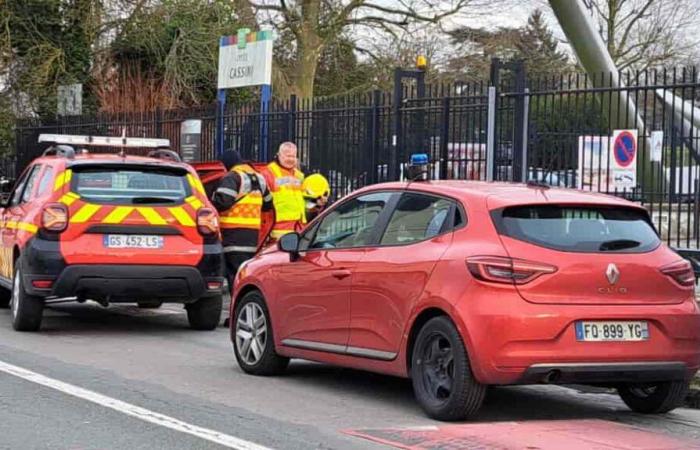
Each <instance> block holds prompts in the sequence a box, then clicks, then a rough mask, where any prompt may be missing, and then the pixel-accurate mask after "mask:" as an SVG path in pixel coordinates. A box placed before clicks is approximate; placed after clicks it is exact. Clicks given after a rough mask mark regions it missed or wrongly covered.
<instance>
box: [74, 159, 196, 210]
mask: <svg viewBox="0 0 700 450" xmlns="http://www.w3.org/2000/svg"><path fill="white" fill-rule="evenodd" d="M73 172H74V174H73V177H72V183H71V190H72V191H73V192H75V193H76V194H78V195H80V196H81V197H82V198H83V199H85V200H87V201H91V202H95V203H118V204H133V205H136V204H171V203H182V202H183V201H184V199H185V198H186V197H188V196H189V195H190V194H191V189H190V185H189V183H188V182H187V172H186V171H184V170H183V171H165V170H155V169H148V168H139V167H128V166H119V167H104V166H102V167H95V168H85V167H83V168H80V169H74V170H73Z"/></svg>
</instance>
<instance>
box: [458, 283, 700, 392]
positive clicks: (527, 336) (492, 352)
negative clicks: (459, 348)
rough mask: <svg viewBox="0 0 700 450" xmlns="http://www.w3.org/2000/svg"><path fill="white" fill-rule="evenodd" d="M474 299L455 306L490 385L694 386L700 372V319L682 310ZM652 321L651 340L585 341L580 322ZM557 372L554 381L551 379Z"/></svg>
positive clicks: (687, 305)
mask: <svg viewBox="0 0 700 450" xmlns="http://www.w3.org/2000/svg"><path fill="white" fill-rule="evenodd" d="M486 294H487V295H484V296H481V295H477V296H472V297H470V298H463V299H461V300H460V301H458V302H457V303H456V304H455V305H454V307H455V309H456V315H457V317H459V319H460V321H461V322H462V323H461V325H460V326H462V327H463V328H462V330H461V331H462V333H463V334H464V335H465V341H467V343H468V346H469V352H470V361H471V363H472V368H473V371H474V375H475V377H476V378H477V379H478V380H479V381H480V382H482V383H484V384H495V385H507V384H530V383H542V382H554V383H614V382H626V381H644V380H646V381H662V380H669V379H689V378H691V377H692V376H693V375H694V374H695V372H697V371H698V369H699V368H700V313H699V312H698V306H697V304H696V303H695V302H694V301H692V300H687V301H684V302H683V303H679V304H674V305H610V306H601V305H597V306H587V305H539V304H532V303H528V302H525V301H524V300H522V299H521V298H520V297H519V296H518V294H517V293H514V292H504V291H501V292H499V294H498V296H497V297H495V296H494V295H493V293H492V292H486ZM580 320H586V321H616V320H619V321H640V320H643V321H647V323H648V324H649V339H648V340H646V341H636V342H582V341H578V340H577V338H576V332H575V323H576V322H577V321H580ZM551 371H556V375H557V376H556V377H555V379H554V380H546V379H545V378H546V376H547V374H548V373H549V372H551Z"/></svg>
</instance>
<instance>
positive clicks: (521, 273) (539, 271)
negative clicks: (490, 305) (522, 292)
mask: <svg viewBox="0 0 700 450" xmlns="http://www.w3.org/2000/svg"><path fill="white" fill-rule="evenodd" d="M467 267H468V268H469V271H470V272H471V274H472V275H474V278H476V279H477V280H481V281H490V282H493V283H508V284H513V283H515V284H525V283H529V282H531V281H532V280H534V279H536V278H538V277H540V276H541V275H545V274H549V273H554V272H556V271H557V268H556V267H555V266H552V265H549V264H544V263H539V262H534V261H526V260H524V259H514V258H506V257H502V256H472V257H470V258H467Z"/></svg>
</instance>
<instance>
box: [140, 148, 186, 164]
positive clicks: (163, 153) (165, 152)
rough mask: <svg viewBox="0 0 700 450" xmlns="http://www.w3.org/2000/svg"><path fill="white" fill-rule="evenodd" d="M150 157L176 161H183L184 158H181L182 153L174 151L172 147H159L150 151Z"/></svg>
mask: <svg viewBox="0 0 700 450" xmlns="http://www.w3.org/2000/svg"><path fill="white" fill-rule="evenodd" d="M146 156H148V157H149V158H157V159H164V160H166V161H175V162H182V158H180V155H178V154H177V153H175V152H174V151H172V150H170V149H164V148H161V149H158V150H153V151H150V152H148V155H146Z"/></svg>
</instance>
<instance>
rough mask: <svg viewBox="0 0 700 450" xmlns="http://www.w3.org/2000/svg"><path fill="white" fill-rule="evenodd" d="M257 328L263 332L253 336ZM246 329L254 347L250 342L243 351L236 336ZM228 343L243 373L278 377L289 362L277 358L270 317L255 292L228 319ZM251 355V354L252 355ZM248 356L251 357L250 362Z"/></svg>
mask: <svg viewBox="0 0 700 450" xmlns="http://www.w3.org/2000/svg"><path fill="white" fill-rule="evenodd" d="M251 311H252V312H253V313H254V314H253V315H252V316H251V315H250V313H251ZM255 314H257V317H256V316H255ZM256 319H257V320H256ZM239 320H242V323H239ZM243 323H253V324H254V325H253V327H252V328H251V327H250V326H246V325H243ZM239 327H240V329H239ZM256 327H257V330H260V329H263V328H264V332H263V333H258V332H256ZM248 328H250V330H249V332H250V333H252V334H254V335H255V339H254V340H255V343H253V342H252V340H251V343H250V344H249V345H248V346H247V347H246V346H245V342H244V341H245V339H244V338H242V337H240V336H239V332H245V331H247V330H248ZM261 341H262V344H261ZM231 342H232V343H233V352H234V354H235V355H236V361H238V365H239V366H240V367H241V369H243V371H244V372H246V373H249V374H251V375H263V376H266V375H278V374H280V373H282V372H284V370H285V369H286V368H287V366H288V365H289V358H285V357H283V356H280V355H278V354H277V352H276V351H275V339H274V335H273V328H272V322H270V313H269V311H268V310H267V305H266V304H265V299H264V298H263V296H262V294H261V293H260V292H258V291H252V292H248V293H247V294H246V295H244V296H243V298H242V299H241V301H240V302H238V304H237V305H236V311H235V312H234V315H233V317H232V318H231ZM260 347H262V349H260ZM254 348H258V355H255V352H254V351H253V349H254ZM242 353H245V354H242ZM251 353H253V354H252V355H251ZM251 356H253V358H252V359H251Z"/></svg>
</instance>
